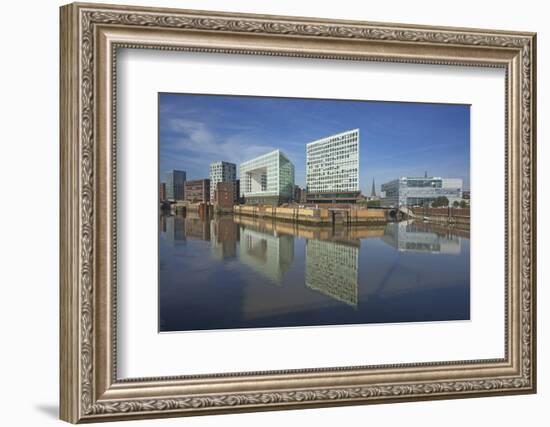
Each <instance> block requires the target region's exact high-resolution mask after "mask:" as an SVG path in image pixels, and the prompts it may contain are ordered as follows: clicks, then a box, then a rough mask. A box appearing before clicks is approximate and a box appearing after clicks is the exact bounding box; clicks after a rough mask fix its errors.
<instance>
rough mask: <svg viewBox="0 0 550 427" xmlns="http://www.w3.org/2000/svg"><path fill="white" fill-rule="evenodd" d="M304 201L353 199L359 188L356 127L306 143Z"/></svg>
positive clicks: (335, 201) (357, 132) (319, 201)
mask: <svg viewBox="0 0 550 427" xmlns="http://www.w3.org/2000/svg"><path fill="white" fill-rule="evenodd" d="M306 150H307V164H306V167H307V169H306V191H307V196H306V197H307V201H308V202H315V203H322V202H332V203H339V202H344V203H345V202H355V201H356V200H357V196H358V195H359V193H360V189H359V129H353V130H348V131H346V132H342V133H338V134H336V135H331V136H327V137H324V138H321V139H318V140H317V141H313V142H310V143H309V144H307V148H306Z"/></svg>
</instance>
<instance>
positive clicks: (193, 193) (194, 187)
mask: <svg viewBox="0 0 550 427" xmlns="http://www.w3.org/2000/svg"><path fill="white" fill-rule="evenodd" d="M185 200H186V201H188V202H192V203H196V202H208V201H209V200H210V180H209V179H195V180H192V181H185Z"/></svg>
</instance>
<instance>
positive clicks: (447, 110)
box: [159, 93, 470, 195]
mask: <svg viewBox="0 0 550 427" xmlns="http://www.w3.org/2000/svg"><path fill="white" fill-rule="evenodd" d="M159 113H160V114H159V139H160V144H159V145H160V147H159V155H160V159H159V160H160V162H159V163H160V165H159V166H160V169H159V175H160V180H161V181H162V180H163V176H164V173H165V172H166V171H168V170H171V169H179V170H184V171H186V172H187V177H188V179H201V178H208V175H209V165H210V163H212V162H216V161H228V162H233V163H235V164H236V165H237V166H238V165H239V164H240V163H242V162H243V161H246V160H248V159H251V158H254V157H257V156H260V155H262V154H266V153H268V152H270V151H273V150H276V149H280V150H281V151H283V152H284V153H285V154H286V155H287V156H288V157H289V158H290V159H291V161H292V162H293V163H294V165H295V167H296V171H295V182H296V184H297V185H299V186H300V187H302V188H304V187H305V184H306V144H308V143H310V142H312V141H315V140H318V139H320V138H323V137H325V136H327V135H332V134H336V133H340V132H344V131H346V130H348V129H354V128H359V129H360V130H361V150H360V165H361V167H360V175H359V184H360V190H361V192H362V193H363V194H364V195H368V194H370V191H371V185H372V179H373V177H375V178H376V179H375V180H376V191H377V193H379V192H380V186H381V184H382V183H384V182H387V181H390V180H392V179H395V178H398V177H400V176H423V175H424V173H425V171H428V174H429V175H430V176H453V177H457V178H461V179H462V180H463V182H464V188H465V189H467V190H469V188H470V167H469V160H470V119H469V106H468V105H456V104H421V103H403V102H382V101H347V100H342V101H340V100H318V99H299V98H272V97H244V96H218V95H191V94H165V93H162V94H160V95H159ZM238 178H240V177H238Z"/></svg>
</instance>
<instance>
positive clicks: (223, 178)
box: [210, 162, 237, 202]
mask: <svg viewBox="0 0 550 427" xmlns="http://www.w3.org/2000/svg"><path fill="white" fill-rule="evenodd" d="M218 182H232V183H233V185H235V190H234V191H235V198H236V197H237V188H236V185H237V184H236V183H237V166H236V165H235V163H229V162H214V163H210V201H211V202H213V201H214V192H215V191H216V187H217V185H218Z"/></svg>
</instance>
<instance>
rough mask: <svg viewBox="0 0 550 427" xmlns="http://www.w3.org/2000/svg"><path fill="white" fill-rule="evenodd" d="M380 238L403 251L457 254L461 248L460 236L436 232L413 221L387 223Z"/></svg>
mask: <svg viewBox="0 0 550 427" xmlns="http://www.w3.org/2000/svg"><path fill="white" fill-rule="evenodd" d="M382 240H383V241H384V242H386V243H387V244H389V245H391V246H393V247H394V248H396V249H397V250H399V251H404V252H405V251H406V252H429V253H438V254H447V255H458V254H460V252H461V249H462V244H461V239H460V237H458V236H455V235H453V234H451V233H447V234H443V233H436V232H435V231H431V230H430V229H429V227H424V226H423V225H422V224H418V225H417V224H415V223H413V222H400V223H390V224H387V225H386V229H385V231H384V237H382Z"/></svg>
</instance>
